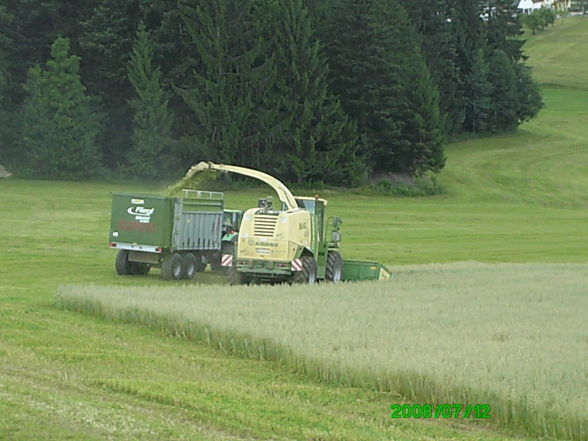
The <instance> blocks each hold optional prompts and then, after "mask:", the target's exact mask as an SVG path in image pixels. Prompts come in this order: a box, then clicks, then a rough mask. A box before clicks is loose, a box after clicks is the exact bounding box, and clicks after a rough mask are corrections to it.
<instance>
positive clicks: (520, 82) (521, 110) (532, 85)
mask: <svg viewBox="0 0 588 441" xmlns="http://www.w3.org/2000/svg"><path fill="white" fill-rule="evenodd" d="M514 70H515V77H516V81H517V88H516V89H517V111H516V115H517V123H518V124H521V123H523V122H525V121H529V120H530V119H532V118H534V117H535V116H537V114H538V113H539V111H540V110H541V109H542V108H543V105H544V103H543V99H542V97H541V90H540V89H539V85H538V84H537V83H536V82H535V80H533V75H532V74H531V68H530V67H529V66H526V65H524V64H522V63H516V64H515V65H514Z"/></svg>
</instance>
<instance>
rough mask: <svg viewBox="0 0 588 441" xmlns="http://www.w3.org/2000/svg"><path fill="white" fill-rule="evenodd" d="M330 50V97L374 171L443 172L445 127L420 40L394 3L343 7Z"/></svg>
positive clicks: (355, 0)
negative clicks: (350, 122) (351, 123)
mask: <svg viewBox="0 0 588 441" xmlns="http://www.w3.org/2000/svg"><path fill="white" fill-rule="evenodd" d="M329 37H330V40H331V42H332V43H331V45H330V46H328V53H329V60H330V65H331V68H332V75H331V84H332V90H333V91H334V92H335V93H336V94H338V95H339V96H340V97H341V100H342V104H343V107H344V110H345V111H346V112H347V113H348V114H349V115H350V116H351V117H352V119H354V120H355V121H357V124H358V130H359V133H360V135H361V136H362V138H363V148H364V149H365V155H366V157H367V158H368V161H369V165H370V166H371V168H372V170H373V171H374V172H396V173H407V174H415V173H423V172H425V171H427V170H435V171H437V170H439V169H440V168H442V167H443V164H444V158H443V149H442V147H441V146H442V141H443V121H442V119H441V117H440V115H439V98H438V91H437V89H436V86H435V84H434V82H433V80H432V79H431V76H430V73H429V71H428V68H427V66H426V63H425V62H424V58H423V55H422V53H421V44H420V40H419V37H418V35H417V33H416V31H415V30H414V28H413V26H412V24H411V22H410V20H409V18H408V15H407V13H406V11H405V10H404V8H403V7H402V5H400V4H399V3H398V2H397V1H396V0H340V1H339V2H338V4H337V5H336V6H335V8H334V10H333V14H332V22H331V26H330V30H329Z"/></svg>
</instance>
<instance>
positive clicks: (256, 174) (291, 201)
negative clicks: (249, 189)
mask: <svg viewBox="0 0 588 441" xmlns="http://www.w3.org/2000/svg"><path fill="white" fill-rule="evenodd" d="M209 170H212V171H220V172H229V173H236V174H239V175H243V176H248V177H250V178H255V179H257V180H259V181H262V182H264V183H265V184H267V185H269V186H270V187H272V188H273V189H274V191H275V192H276V193H277V195H278V197H279V199H280V201H281V202H282V203H283V204H284V207H285V209H286V210H292V209H295V208H298V204H297V203H296V199H295V198H294V196H293V195H292V193H291V192H290V190H289V189H288V187H286V186H285V185H284V184H283V183H282V182H281V181H280V180H278V179H276V178H274V177H273V176H270V175H268V174H267V173H263V172H260V171H257V170H252V169H249V168H245V167H238V166H235V165H224V164H215V163H214V162H209V161H202V162H199V163H198V164H196V165H193V166H192V167H190V169H189V170H188V172H187V173H186V176H184V178H183V179H182V180H181V181H180V182H179V183H178V184H176V185H175V186H174V188H178V187H180V186H181V185H183V184H184V183H185V182H187V181H189V180H190V179H191V178H192V177H193V176H194V175H195V174H197V173H201V172H205V171H209Z"/></svg>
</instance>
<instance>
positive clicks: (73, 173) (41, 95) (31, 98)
mask: <svg viewBox="0 0 588 441" xmlns="http://www.w3.org/2000/svg"><path fill="white" fill-rule="evenodd" d="M79 63H80V59H79V57H76V56H73V55H69V40H68V39H67V38H58V39H57V40H55V42H54V43H53V46H52V47H51V59H50V60H49V61H48V62H47V64H46V68H45V69H41V67H39V66H36V67H33V68H32V69H30V70H29V74H28V77H27V82H26V84H25V85H24V89H25V91H26V92H27V94H28V95H27V97H26V99H25V102H24V107H23V111H22V132H23V140H22V144H23V149H24V152H23V156H25V158H26V159H25V163H24V170H23V171H24V172H25V173H26V174H28V175H30V176H35V177H50V178H81V177H85V176H90V175H95V174H96V172H97V166H98V165H99V153H98V148H97V146H96V136H97V133H98V122H97V116H96V113H95V112H94V111H93V109H92V105H91V99H90V98H89V97H88V96H87V95H86V89H85V87H84V86H83V85H82V83H81V81H80V76H79Z"/></svg>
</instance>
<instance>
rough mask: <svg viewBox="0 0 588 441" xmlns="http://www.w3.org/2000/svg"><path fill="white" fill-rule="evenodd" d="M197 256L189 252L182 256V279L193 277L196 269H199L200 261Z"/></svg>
mask: <svg viewBox="0 0 588 441" xmlns="http://www.w3.org/2000/svg"><path fill="white" fill-rule="evenodd" d="M196 259H197V258H196V256H195V255H194V254H192V253H187V254H184V255H183V256H182V275H181V276H180V278H181V279H192V278H193V277H194V274H196V271H198V262H197V260H196Z"/></svg>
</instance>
